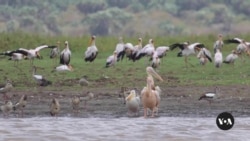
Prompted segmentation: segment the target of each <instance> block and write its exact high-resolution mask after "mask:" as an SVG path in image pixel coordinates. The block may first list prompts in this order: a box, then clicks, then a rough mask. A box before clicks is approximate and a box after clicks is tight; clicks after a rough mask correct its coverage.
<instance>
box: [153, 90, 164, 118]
mask: <svg viewBox="0 0 250 141" xmlns="http://www.w3.org/2000/svg"><path fill="white" fill-rule="evenodd" d="M155 91H156V93H155V94H156V109H155V112H156V115H158V112H159V105H160V102H161V93H162V90H161V88H160V87H159V86H156V87H155Z"/></svg>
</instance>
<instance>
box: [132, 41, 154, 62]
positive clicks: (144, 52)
mask: <svg viewBox="0 0 250 141" xmlns="http://www.w3.org/2000/svg"><path fill="white" fill-rule="evenodd" d="M148 42H149V43H148V44H147V45H145V46H144V47H143V48H142V49H140V50H139V52H138V53H137V54H136V56H135V60H139V59H140V58H141V57H143V56H151V55H152V54H153V53H154V51H155V47H154V40H153V39H149V41H148Z"/></svg>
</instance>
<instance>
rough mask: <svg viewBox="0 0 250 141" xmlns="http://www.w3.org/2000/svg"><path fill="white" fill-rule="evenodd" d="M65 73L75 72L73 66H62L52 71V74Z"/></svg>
mask: <svg viewBox="0 0 250 141" xmlns="http://www.w3.org/2000/svg"><path fill="white" fill-rule="evenodd" d="M55 71H57V72H65V71H73V67H72V65H70V64H68V65H60V66H58V67H56V68H55V69H54V70H52V72H55Z"/></svg>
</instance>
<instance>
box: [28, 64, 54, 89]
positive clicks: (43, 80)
mask: <svg viewBox="0 0 250 141" xmlns="http://www.w3.org/2000/svg"><path fill="white" fill-rule="evenodd" d="M36 70H37V67H36V66H33V74H32V76H33V78H34V79H35V81H36V82H37V84H38V85H39V86H48V85H51V84H52V82H51V81H48V80H47V79H46V78H45V77H44V76H42V75H39V74H36Z"/></svg>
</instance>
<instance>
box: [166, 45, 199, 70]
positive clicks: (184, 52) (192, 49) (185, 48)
mask: <svg viewBox="0 0 250 141" xmlns="http://www.w3.org/2000/svg"><path fill="white" fill-rule="evenodd" d="M176 47H179V48H180V49H181V51H180V52H179V53H178V54H177V56H178V57H182V56H185V65H186V67H187V63H188V59H187V57H188V56H189V55H192V54H195V53H196V51H198V50H199V48H203V47H204V45H203V44H201V43H193V44H189V42H184V43H175V44H172V45H170V49H171V50H174V49H175V48H176Z"/></svg>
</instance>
